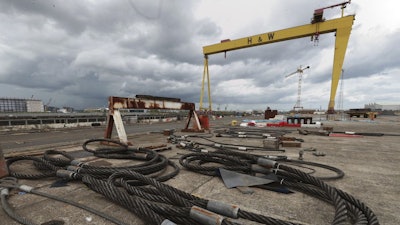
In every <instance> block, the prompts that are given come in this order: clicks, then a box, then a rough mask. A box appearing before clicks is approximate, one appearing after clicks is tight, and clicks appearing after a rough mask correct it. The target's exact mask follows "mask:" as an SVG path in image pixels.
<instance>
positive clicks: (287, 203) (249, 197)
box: [0, 116, 400, 225]
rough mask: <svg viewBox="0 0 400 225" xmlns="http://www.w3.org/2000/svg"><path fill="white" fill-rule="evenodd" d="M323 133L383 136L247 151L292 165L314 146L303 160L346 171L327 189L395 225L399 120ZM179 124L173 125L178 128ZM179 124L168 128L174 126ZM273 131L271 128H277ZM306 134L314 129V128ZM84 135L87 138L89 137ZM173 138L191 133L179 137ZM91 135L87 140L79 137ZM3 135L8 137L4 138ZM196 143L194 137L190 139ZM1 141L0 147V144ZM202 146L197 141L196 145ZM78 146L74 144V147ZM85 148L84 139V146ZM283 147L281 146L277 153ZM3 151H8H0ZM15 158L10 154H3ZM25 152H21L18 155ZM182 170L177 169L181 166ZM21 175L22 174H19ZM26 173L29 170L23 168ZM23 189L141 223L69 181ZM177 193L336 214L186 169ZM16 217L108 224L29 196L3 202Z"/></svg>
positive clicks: (306, 217) (324, 216)
mask: <svg viewBox="0 0 400 225" xmlns="http://www.w3.org/2000/svg"><path fill="white" fill-rule="evenodd" d="M233 119H235V120H240V119H241V118H224V119H221V120H216V121H211V122H210V123H211V131H214V130H215V129H217V128H218V127H226V128H229V127H230V122H231V121H232V120H233ZM322 122H323V127H332V128H333V131H343V132H344V131H353V132H367V133H384V135H383V136H362V137H351V138H350V137H328V136H317V135H311V134H309V135H301V134H299V132H298V131H297V129H296V128H279V129H281V130H289V131H290V132H291V133H288V134H286V135H285V136H288V137H295V138H301V139H303V140H304V142H303V143H302V146H301V147H300V148H299V147H284V148H283V149H285V150H286V151H285V152H270V151H251V152H249V153H254V154H261V155H286V156H288V157H289V158H292V159H297V158H298V157H299V151H300V150H302V149H306V148H315V149H316V150H317V151H318V152H323V153H325V156H315V155H313V154H312V152H308V151H305V153H304V155H303V157H304V160H306V161H312V162H318V163H323V164H327V165H330V166H334V167H337V168H339V169H341V170H343V171H344V172H345V176H344V178H342V179H340V180H334V181H328V183H329V184H330V185H332V186H334V187H336V188H339V189H341V190H343V191H345V192H347V193H349V194H351V195H353V196H354V197H356V198H358V199H359V200H361V201H362V202H364V203H365V204H366V205H367V206H368V207H370V208H371V209H372V211H373V212H374V213H375V214H376V215H377V217H378V219H379V221H380V223H381V224H388V225H397V224H400V216H399V214H398V213H399V211H400V167H399V166H398V165H399V163H398V162H399V160H400V136H396V135H400V117H399V116H388V117H378V118H376V119H375V120H373V121H371V120H367V119H354V120H351V121H322ZM180 125H182V123H181V124H178V127H179V126H180ZM173 126H176V124H171V127H173ZM274 129H276V128H274ZM307 130H314V131H317V130H319V129H316V128H307ZM90 131H91V130H90V129H85V130H84V132H90ZM176 134H177V135H184V134H188V133H180V132H176ZM83 135H84V136H85V137H90V136H91V135H90V134H87V133H85V134H83ZM3 137H4V138H5V139H3ZM1 138H2V141H3V140H7V135H2V136H1ZM213 139H214V140H217V141H218V142H224V143H233V144H246V145H258V146H262V145H263V143H262V140H261V139H250V138H244V139H243V138H242V139H234V138H217V137H213ZM129 140H130V141H132V142H133V143H134V145H135V146H149V145H153V146H154V145H162V144H166V145H168V146H171V147H172V149H171V150H167V151H163V152H161V154H164V155H165V156H166V157H168V158H170V159H171V160H173V161H174V162H176V163H177V164H179V162H178V159H179V157H180V156H181V155H182V154H186V153H189V152H188V151H187V150H184V149H179V148H176V147H175V145H172V144H170V143H168V142H167V136H164V135H163V134H162V133H161V132H151V133H149V132H147V133H146V132H144V133H135V134H129ZM193 140H194V139H193ZM2 141H1V142H2ZM199 141H200V140H199ZM75 142H79V141H76V140H75ZM82 143H83V140H82ZM82 143H79V144H78V143H74V144H73V145H69V146H65V145H63V146H64V147H60V148H57V147H55V148H57V149H58V150H64V151H68V152H75V154H76V155H78V154H77V153H82V152H83V150H82V147H81V144H82ZM281 148H282V147H281ZM33 150H34V152H35V153H36V154H39V153H40V151H44V150H46V149H44V148H42V149H40V147H38V148H37V149H30V150H29V151H26V152H25V153H26V154H29V152H32V151H33ZM5 151H7V149H6V150H5ZM14 153H15V152H14V151H13V152H10V151H8V152H7V153H6V156H7V155H10V154H14ZM19 154H24V153H19ZM80 156H82V157H85V158H83V159H82V160H89V159H90V162H91V163H96V162H97V163H103V164H104V163H105V161H107V162H109V163H111V164H112V165H126V164H127V163H128V164H129V163H130V162H127V161H126V160H122V161H120V160H106V159H94V158H93V157H88V155H87V154H83V153H82V154H80ZM180 167H181V166H180ZM22 169H24V168H22ZM25 169H26V170H28V171H29V169H30V167H29V166H26V168H25ZM329 174H330V172H327V171H324V170H320V169H317V171H316V174H315V175H317V176H318V175H329ZM19 182H20V183H21V184H28V185H31V186H33V187H35V188H36V189H37V190H39V191H42V192H47V193H49V194H54V195H57V196H61V197H65V198H67V199H70V200H74V201H77V202H80V203H82V204H85V205H88V206H91V207H93V208H96V209H98V210H101V211H103V212H104V213H107V214H110V215H113V216H115V217H117V218H119V219H121V220H122V221H124V222H126V223H128V224H137V225H142V224H143V225H144V224H145V223H144V222H143V221H142V220H141V219H140V218H139V217H137V216H136V215H134V214H132V213H131V212H130V211H128V210H127V209H124V208H122V207H120V206H118V205H116V204H114V203H111V202H109V201H107V200H106V199H105V198H104V197H103V196H101V195H99V194H96V193H94V192H93V191H91V190H90V189H88V188H87V187H86V186H85V185H83V184H81V183H80V182H70V183H68V185H67V186H64V187H50V186H51V184H53V183H54V182H55V179H41V180H20V181H19ZM166 183H167V184H170V185H172V186H174V187H176V188H178V189H180V190H183V191H186V192H189V193H192V194H194V195H197V196H201V197H203V198H206V199H214V200H221V201H224V202H226V203H232V204H236V205H238V206H240V207H241V208H243V209H246V210H248V211H253V212H257V213H259V214H263V215H268V216H272V217H275V218H281V219H284V220H290V221H299V222H301V223H303V224H329V223H330V221H331V219H332V218H333V215H334V209H333V207H332V206H330V205H328V204H326V203H324V202H322V201H320V200H317V199H315V198H312V197H310V196H308V195H305V194H303V193H301V192H297V191H295V193H293V194H288V195H285V194H279V193H276V192H272V191H267V190H263V189H258V188H252V190H253V191H254V193H253V194H243V193H242V192H240V191H239V190H238V189H236V188H232V189H228V188H226V187H225V186H224V184H223V182H222V180H221V179H220V178H217V177H209V176H205V175H201V174H197V173H194V172H191V171H188V170H186V169H184V168H182V169H181V171H180V173H179V174H178V175H177V176H176V177H175V178H173V179H171V180H169V181H167V182H166ZM8 200H9V203H10V204H11V206H12V207H14V208H15V211H16V212H17V213H18V214H20V215H23V216H24V217H26V218H29V219H30V220H32V221H34V222H35V223H37V224H41V223H44V222H46V221H50V220H61V221H64V224H96V225H97V224H98V225H108V224H113V223H111V222H109V221H106V220H104V219H102V218H100V217H98V216H95V215H93V214H91V213H89V212H86V211H84V210H81V209H76V208H74V207H72V206H69V205H66V204H64V203H59V202H56V201H53V200H48V199H46V198H43V197H39V196H34V195H32V194H26V193H20V192H12V193H11V196H10V198H9V199H8ZM0 218H1V224H7V225H14V224H19V223H17V222H15V221H13V220H11V219H10V218H9V217H8V216H7V215H6V214H5V213H4V212H3V211H2V210H0ZM242 223H243V224H250V225H252V224H258V223H255V222H250V221H246V220H245V221H242Z"/></svg>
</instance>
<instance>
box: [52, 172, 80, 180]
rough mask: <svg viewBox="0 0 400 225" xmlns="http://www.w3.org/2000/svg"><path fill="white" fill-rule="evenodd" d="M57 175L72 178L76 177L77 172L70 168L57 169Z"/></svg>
mask: <svg viewBox="0 0 400 225" xmlns="http://www.w3.org/2000/svg"><path fill="white" fill-rule="evenodd" d="M56 175H57V177H61V178H64V179H69V180H72V179H74V178H75V176H76V173H74V172H72V171H68V170H57V172H56Z"/></svg>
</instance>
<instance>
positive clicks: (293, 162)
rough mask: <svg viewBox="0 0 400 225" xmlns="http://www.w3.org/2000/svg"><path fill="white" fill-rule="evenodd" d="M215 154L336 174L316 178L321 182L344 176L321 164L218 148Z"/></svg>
mask: <svg viewBox="0 0 400 225" xmlns="http://www.w3.org/2000/svg"><path fill="white" fill-rule="evenodd" d="M215 153H221V154H227V155H232V156H237V157H240V158H242V159H246V160H251V163H257V160H258V159H259V158H270V159H273V160H275V161H278V162H280V163H287V164H290V165H295V166H298V164H299V165H303V164H304V165H310V166H314V167H317V168H323V169H326V170H330V171H332V172H334V173H336V175H334V176H324V177H319V176H316V178H318V179H322V180H335V179H341V178H343V177H344V175H345V174H344V172H343V170H341V169H339V168H337V167H333V166H329V165H326V164H322V163H316V162H310V161H304V160H295V159H289V158H287V157H286V156H276V157H275V156H273V157H270V156H267V157H265V156H261V155H256V154H251V153H244V152H237V151H230V150H226V149H223V148H219V149H218V150H217V151H215ZM306 169H311V170H312V168H306ZM308 174H310V173H308Z"/></svg>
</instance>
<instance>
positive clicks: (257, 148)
mask: <svg viewBox="0 0 400 225" xmlns="http://www.w3.org/2000/svg"><path fill="white" fill-rule="evenodd" d="M191 137H197V138H202V139H204V140H207V141H209V142H212V143H215V144H219V145H222V146H224V147H226V146H228V147H229V146H235V147H244V148H249V149H251V150H263V151H278V152H285V150H284V149H266V148H264V147H260V146H251V145H239V144H227V143H222V142H218V141H214V140H211V139H209V138H206V137H202V136H191ZM196 143H198V142H196ZM199 144H202V143H199ZM202 145H207V144H204V143H203V144H202ZM207 146H212V145H207ZM217 147H219V146H217Z"/></svg>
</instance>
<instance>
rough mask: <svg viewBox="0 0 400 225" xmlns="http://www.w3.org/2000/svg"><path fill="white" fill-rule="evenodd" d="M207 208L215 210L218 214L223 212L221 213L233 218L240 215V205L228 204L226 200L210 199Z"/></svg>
mask: <svg viewBox="0 0 400 225" xmlns="http://www.w3.org/2000/svg"><path fill="white" fill-rule="evenodd" d="M207 209H208V210H210V211H212V212H215V213H218V214H221V215H224V216H227V217H230V218H233V219H237V218H238V217H239V216H238V212H239V206H237V205H231V204H226V203H224V202H219V201H215V200H209V201H208V202H207Z"/></svg>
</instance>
